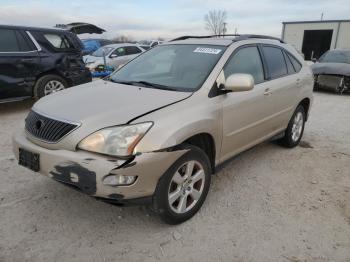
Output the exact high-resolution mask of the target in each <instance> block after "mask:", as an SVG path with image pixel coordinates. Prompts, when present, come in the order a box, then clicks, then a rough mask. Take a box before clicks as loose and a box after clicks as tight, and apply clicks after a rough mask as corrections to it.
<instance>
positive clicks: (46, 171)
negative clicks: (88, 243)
mask: <svg viewBox="0 0 350 262" xmlns="http://www.w3.org/2000/svg"><path fill="white" fill-rule="evenodd" d="M20 149H24V150H27V151H29V152H32V153H35V154H38V155H39V158H40V162H39V165H40V167H39V173H41V174H43V175H46V176H49V177H51V178H53V179H54V180H57V181H59V182H62V183H64V184H67V185H70V186H72V187H74V188H76V189H78V190H80V191H82V192H84V193H86V194H88V195H91V196H94V197H97V198H101V199H102V200H107V201H108V200H110V201H109V202H116V203H117V202H120V203H123V202H126V203H127V202H132V201H131V200H132V199H135V200H137V199H141V198H145V197H149V196H152V195H153V194H154V191H155V189H156V186H157V183H158V180H159V179H160V177H161V176H162V175H163V174H164V173H165V171H166V170H167V169H168V168H169V167H170V166H171V165H172V164H173V163H174V162H175V161H176V160H177V159H178V158H179V157H180V156H181V155H183V154H184V153H185V152H186V150H177V151H170V152H165V151H164V152H150V153H142V154H139V155H137V156H135V158H134V159H133V160H132V161H130V162H128V163H126V160H120V159H117V158H113V157H108V156H103V155H99V154H93V153H89V152H85V151H82V150H79V151H69V150H51V149H47V148H44V147H41V146H38V145H36V144H34V143H33V142H31V141H29V140H28V139H27V138H26V135H25V133H24V132H21V133H19V134H16V135H15V136H14V137H13V151H14V154H15V156H16V158H17V159H18V158H19V150H20ZM109 174H119V175H132V176H137V180H136V181H135V182H134V183H133V184H132V185H128V186H109V185H104V184H103V183H102V180H103V178H104V177H105V176H107V175H109ZM136 202H137V201H136Z"/></svg>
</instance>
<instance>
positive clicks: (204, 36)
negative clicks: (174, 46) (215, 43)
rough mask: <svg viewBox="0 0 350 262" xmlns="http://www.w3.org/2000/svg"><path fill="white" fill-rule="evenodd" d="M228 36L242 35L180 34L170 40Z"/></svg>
mask: <svg viewBox="0 0 350 262" xmlns="http://www.w3.org/2000/svg"><path fill="white" fill-rule="evenodd" d="M226 36H236V37H237V36H240V35H237V34H236V35H235V34H232V35H231V34H225V35H185V36H180V37H177V38H175V39H172V40H170V41H169V42H172V41H181V40H186V39H189V38H195V39H201V38H214V37H222V38H224V37H226Z"/></svg>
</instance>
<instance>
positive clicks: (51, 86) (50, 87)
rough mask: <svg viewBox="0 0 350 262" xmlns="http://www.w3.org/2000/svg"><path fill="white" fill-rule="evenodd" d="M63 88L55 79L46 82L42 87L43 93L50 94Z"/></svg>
mask: <svg viewBox="0 0 350 262" xmlns="http://www.w3.org/2000/svg"><path fill="white" fill-rule="evenodd" d="M63 89H65V87H64V85H63V84H62V83H61V82H60V81H57V80H51V81H49V82H47V83H46V85H45V87H44V94H45V95H50V94H52V93H55V92H57V91H60V90H63Z"/></svg>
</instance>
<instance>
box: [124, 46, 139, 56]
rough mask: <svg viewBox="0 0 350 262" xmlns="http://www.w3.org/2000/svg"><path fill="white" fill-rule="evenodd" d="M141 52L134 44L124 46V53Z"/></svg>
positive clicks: (133, 53)
mask: <svg viewBox="0 0 350 262" xmlns="http://www.w3.org/2000/svg"><path fill="white" fill-rule="evenodd" d="M139 53H141V50H140V49H139V48H137V47H136V46H127V47H126V54H127V55H135V54H139Z"/></svg>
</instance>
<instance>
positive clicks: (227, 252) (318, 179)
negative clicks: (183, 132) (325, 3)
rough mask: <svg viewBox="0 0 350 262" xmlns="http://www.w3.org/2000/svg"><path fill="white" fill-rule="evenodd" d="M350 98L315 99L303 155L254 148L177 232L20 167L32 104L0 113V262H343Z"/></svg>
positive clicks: (231, 165)
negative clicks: (15, 146)
mask: <svg viewBox="0 0 350 262" xmlns="http://www.w3.org/2000/svg"><path fill="white" fill-rule="evenodd" d="M349 99H350V96H349V95H343V96H338V95H334V94H332V93H316V94H315V102H314V106H313V108H312V112H311V117H310V120H309V122H308V123H307V126H306V130H305V134H304V137H303V141H302V143H301V146H299V147H297V148H295V149H292V150H290V149H284V148H281V147H279V146H278V145H276V144H274V143H264V144H261V145H259V146H257V147H255V148H253V149H251V150H249V151H247V152H245V153H243V154H241V155H239V156H238V157H235V158H234V159H232V160H231V161H229V162H228V163H227V164H226V165H225V166H223V168H222V169H220V171H218V172H217V174H216V175H215V176H214V177H213V179H212V186H211V190H210V192H209V195H208V198H207V200H206V202H205V203H204V205H203V207H202V209H201V210H200V212H199V213H198V214H197V215H196V216H195V217H194V218H192V219H191V220H190V221H188V222H186V223H184V224H182V225H179V226H168V225H165V224H163V223H162V222H161V221H160V220H159V218H158V217H157V216H156V215H154V214H153V213H152V212H150V211H149V210H148V209H147V208H144V207H124V208H121V207H117V206H112V205H109V204H106V203H103V202H99V201H96V200H94V199H92V198H90V197H88V196H85V195H83V194H81V193H79V192H76V191H74V190H71V189H69V188H67V187H64V186H62V185H60V184H58V183H56V182H54V181H52V180H50V179H48V178H46V177H44V176H40V175H38V174H35V173H32V172H31V171H29V170H26V169H24V168H22V167H19V166H18V165H17V163H16V161H15V160H14V158H13V155H12V152H11V134H12V133H13V132H14V131H15V130H16V129H18V128H21V125H23V124H22V123H23V119H24V117H25V115H26V114H27V112H28V109H29V108H30V106H31V102H21V103H12V104H3V105H0V147H1V151H0V178H1V182H0V261H35V262H40V261H294V262H296V261H347V262H349V261H350V116H349V112H350V101H349Z"/></svg>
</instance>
